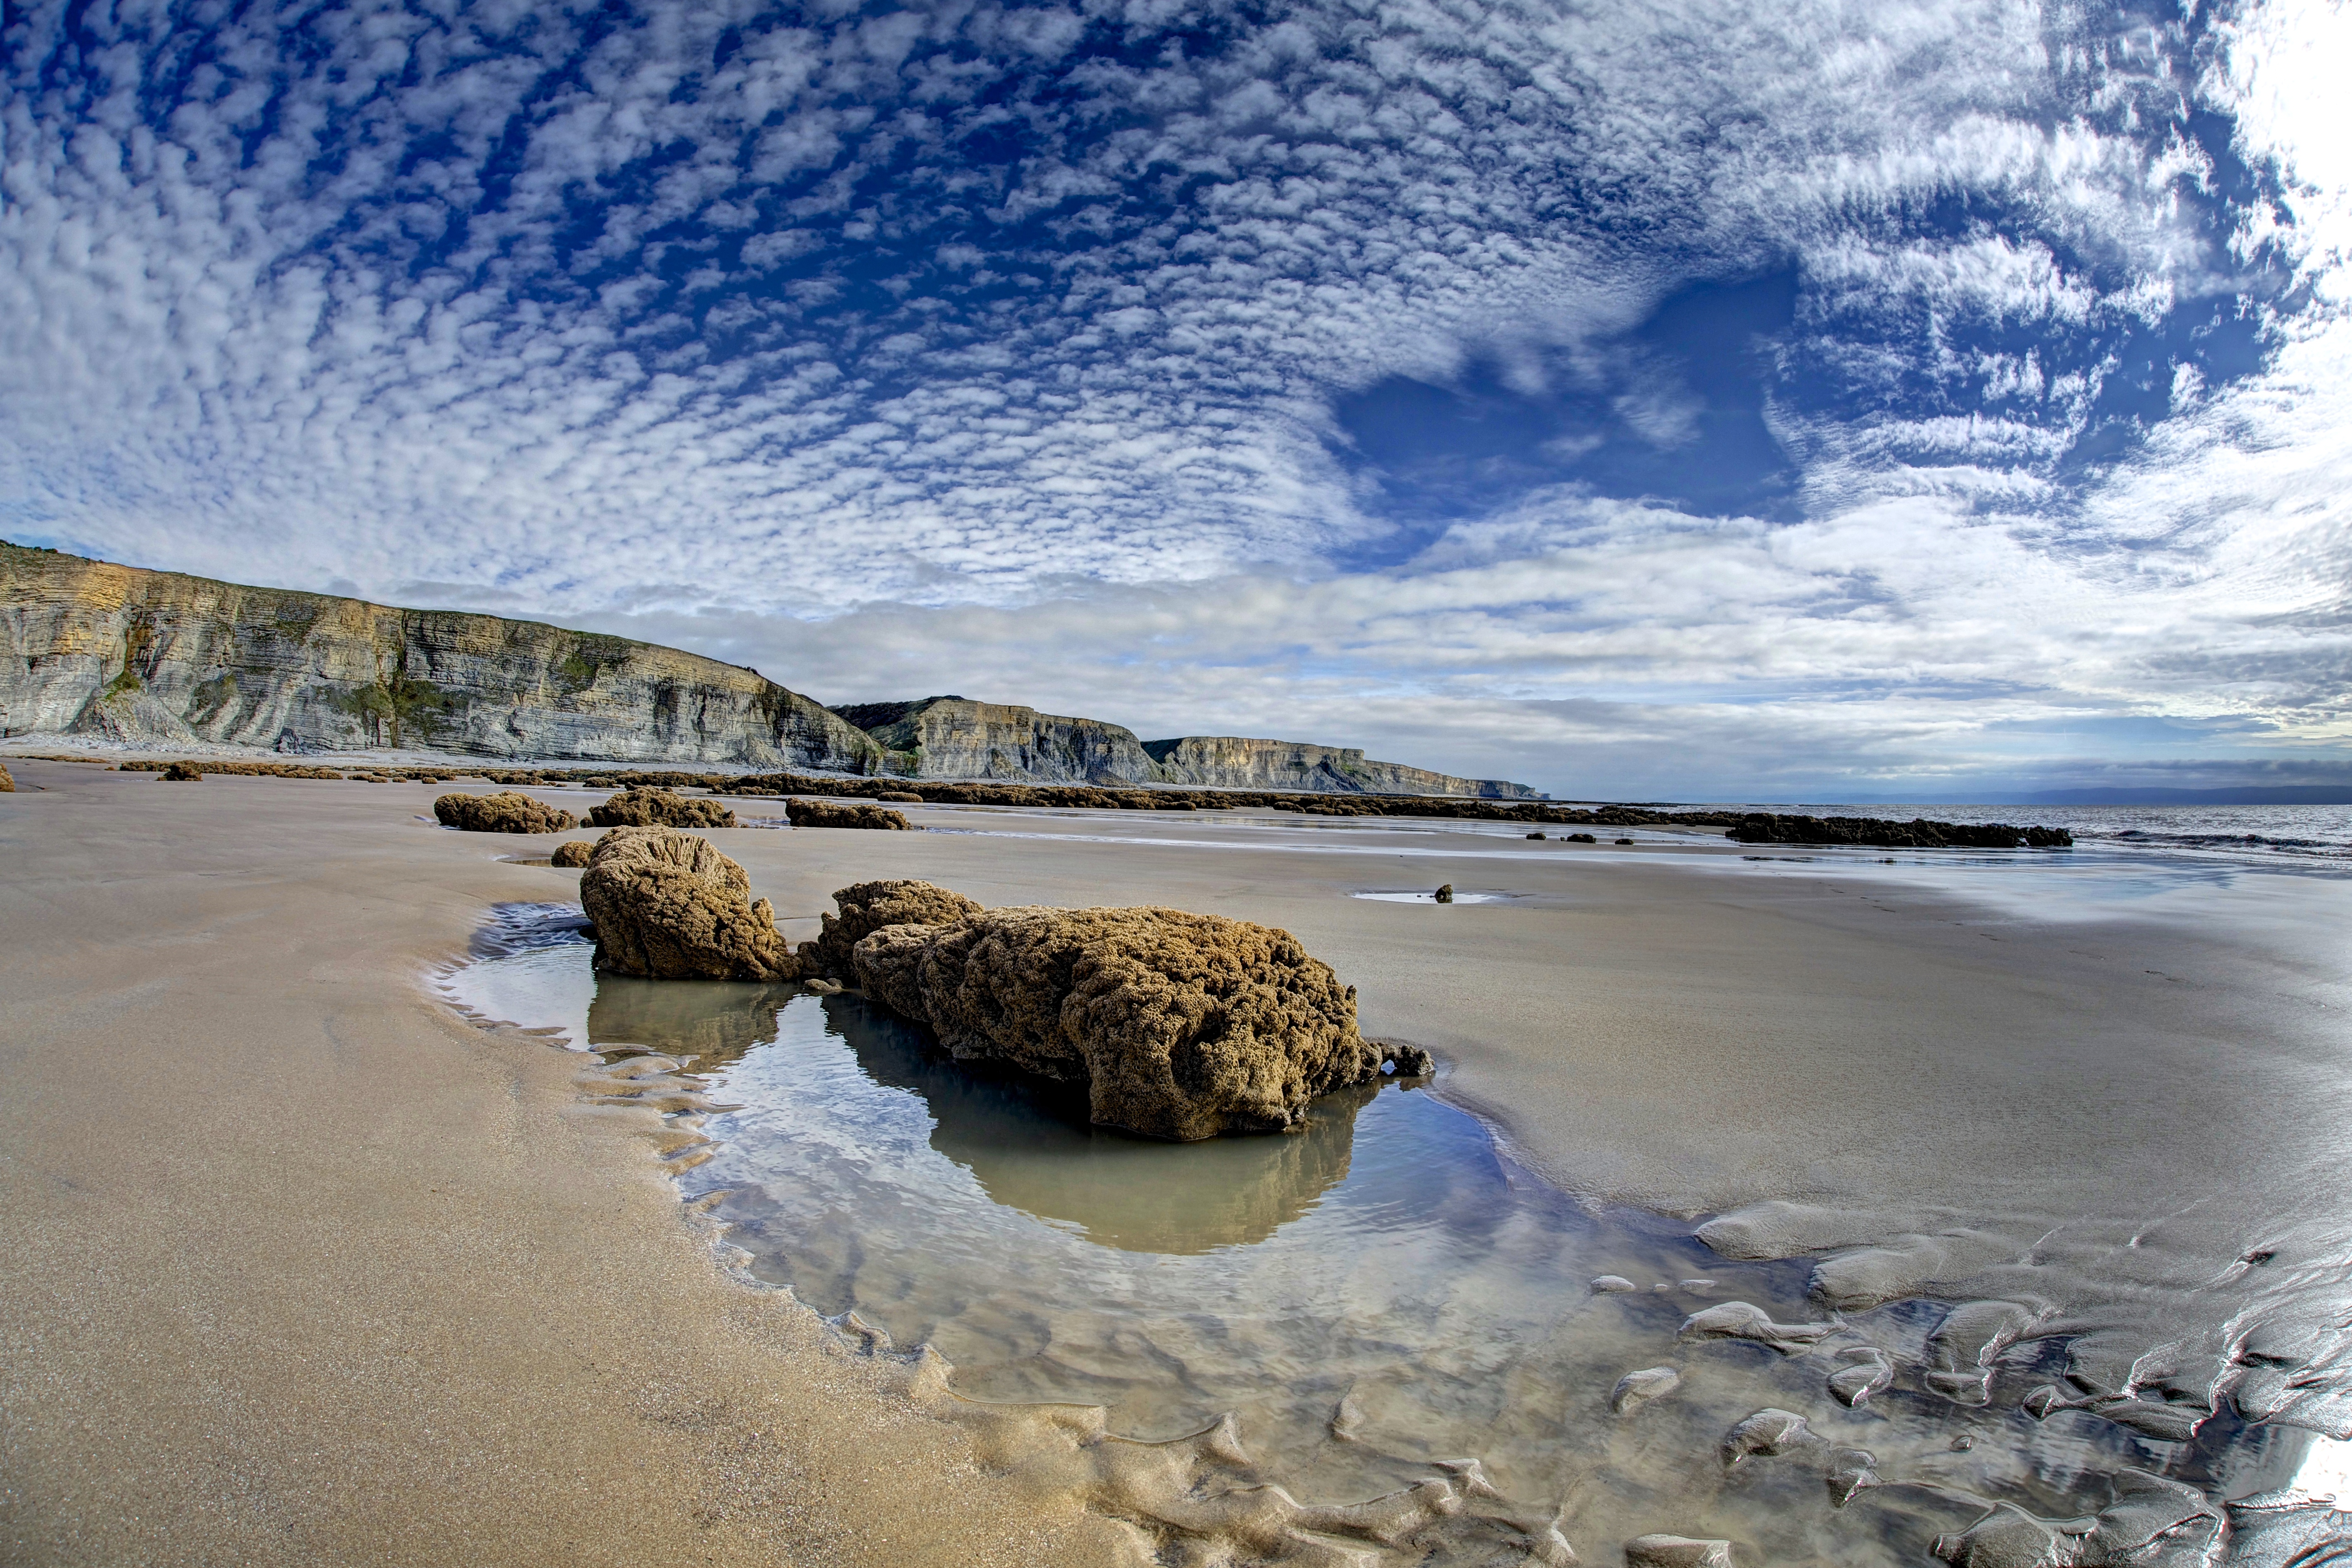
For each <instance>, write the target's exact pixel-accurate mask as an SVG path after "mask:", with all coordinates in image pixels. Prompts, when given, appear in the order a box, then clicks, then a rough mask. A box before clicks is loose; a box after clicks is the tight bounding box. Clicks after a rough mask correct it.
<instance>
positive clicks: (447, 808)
mask: <svg viewBox="0 0 2352 1568" xmlns="http://www.w3.org/2000/svg"><path fill="white" fill-rule="evenodd" d="M163 776H164V777H165V778H170V777H171V776H172V775H171V774H170V773H165V774H164V775H163ZM433 815H434V816H435V818H436V819H437V820H438V821H439V822H440V824H441V826H444V827H455V828H457V829H458V830H459V831H461V832H465V833H565V832H569V831H570V830H571V829H572V828H574V827H577V826H580V819H579V818H578V817H576V816H572V814H571V813H570V812H568V811H559V810H557V809H556V808H555V807H554V806H551V805H546V804H545V803H543V802H541V801H536V800H533V799H531V797H530V796H529V795H525V794H523V793H522V792H521V791H520V790H511V789H509V790H500V791H499V793H498V794H496V795H443V796H442V797H441V798H440V799H439V800H436V801H435V802H434V803H433Z"/></svg>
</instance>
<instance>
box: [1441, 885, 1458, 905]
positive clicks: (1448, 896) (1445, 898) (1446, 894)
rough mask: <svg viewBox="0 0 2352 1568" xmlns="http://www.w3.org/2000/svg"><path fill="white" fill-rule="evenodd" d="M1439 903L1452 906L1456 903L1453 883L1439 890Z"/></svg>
mask: <svg viewBox="0 0 2352 1568" xmlns="http://www.w3.org/2000/svg"><path fill="white" fill-rule="evenodd" d="M1437 901H1438V902H1439V903H1441V904H1450V903H1452V902H1453V901H1454V884H1453V883H1451V882H1448V883H1446V884H1445V885H1444V887H1441V888H1439V889H1437Z"/></svg>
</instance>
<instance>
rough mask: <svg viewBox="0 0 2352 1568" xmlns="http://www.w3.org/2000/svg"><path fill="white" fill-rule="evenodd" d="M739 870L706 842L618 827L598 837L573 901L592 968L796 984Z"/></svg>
mask: <svg viewBox="0 0 2352 1568" xmlns="http://www.w3.org/2000/svg"><path fill="white" fill-rule="evenodd" d="M580 901H581V903H582V905H583V906H584V907H585V908H586V910H587V911H588V918H589V920H590V921H593V923H594V925H595V927H596V967H597V968H598V969H600V970H603V971H604V972H606V973H613V974H635V975H642V976H644V977H646V978H647V979H652V980H764V981H780V980H797V979H799V978H800V976H801V973H802V970H801V964H800V961H799V960H798V959H797V958H795V957H793V952H792V948H791V946H790V944H788V943H787V942H785V941H784V938H783V934H782V932H780V931H777V930H776V920H775V911H774V910H773V909H772V907H770V905H769V903H768V900H765V899H758V900H754V899H753V898H752V897H751V879H749V878H748V877H746V876H745V875H744V874H743V868H742V867H740V866H738V865H737V864H736V863H735V862H734V861H732V860H730V859H729V858H727V857H726V856H724V855H721V854H720V853H719V851H718V850H717V849H716V848H714V847H712V845H711V843H710V841H709V839H707V838H698V837H695V836H694V835H692V834H690V833H680V832H678V831H677V829H675V828H669V827H615V828H614V829H613V830H612V831H611V832H610V833H607V834H605V835H604V837H602V838H600V839H598V840H597V841H596V847H595V850H594V852H593V854H592V855H591V856H590V858H589V861H588V869H587V871H586V872H585V873H583V875H582V877H581V879H580Z"/></svg>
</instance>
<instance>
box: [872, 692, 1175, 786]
mask: <svg viewBox="0 0 2352 1568" xmlns="http://www.w3.org/2000/svg"><path fill="white" fill-rule="evenodd" d="M833 711H834V712H835V715H837V716H838V717H840V718H842V719H845V720H846V721H849V722H851V723H854V724H856V725H858V726H860V727H861V728H863V729H864V730H865V731H866V732H867V733H868V734H870V735H871V736H873V738H874V739H875V740H876V741H877V742H879V743H880V744H881V746H882V747H883V749H884V750H885V751H886V752H888V753H889V762H888V767H889V770H890V771H891V772H892V773H900V774H903V775H904V776H906V777H908V778H925V779H1019V780H1023V781H1025V782H1033V783H1039V784H1150V783H1154V782H1157V778H1158V774H1157V773H1156V772H1155V771H1154V767H1153V763H1152V761H1151V758H1150V756H1149V755H1147V754H1146V753H1145V752H1144V750H1143V742H1140V741H1139V740H1137V739H1136V738H1135V732H1134V731H1131V730H1123V729H1121V728H1119V726H1118V725H1117V724H1106V723H1104V722H1102V721H1100V720H1097V719H1066V718H1064V717H1062V716H1061V715H1059V714H1055V713H1040V712H1038V711H1037V710H1035V709H1034V708H1021V707H1016V706H1013V705H1012V704H1009V703H1002V702H974V701H971V700H970V699H968V698H962V697H928V698H925V699H923V700H921V701H919V702H862V703H854V704H850V705H847V706H845V707H841V708H836V709H835V710H833Z"/></svg>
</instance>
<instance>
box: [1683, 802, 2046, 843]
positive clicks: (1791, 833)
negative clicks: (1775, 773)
mask: <svg viewBox="0 0 2352 1568" xmlns="http://www.w3.org/2000/svg"><path fill="white" fill-rule="evenodd" d="M1724 837H1726V838H1730V839H1734V840H1736V841H1738V842H1739V843H1741V844H1859V845H1869V846H1871V847H1874V848H1881V849H2067V848H2072V847H2074V834H2072V833H2070V832H2068V831H2067V830H2066V829H2065V828H2063V827H2019V826H2013V825H2012V824H2010V823H2006V822H1931V821H1929V820H1928V819H1927V818H1926V817H1924V816H1918V817H1914V818H1912V819H1911V820H1910V821H1908V822H1895V821H1893V820H1891V819H1889V818H1886V817H1883V816H1826V817H1824V816H1776V815H1775V814H1773V813H1771V812H1769V811H1751V812H1749V813H1748V814H1747V815H1746V816H1742V817H1741V818H1740V819H1739V820H1738V823H1737V824H1735V825H1734V826H1732V828H1731V829H1730V831H1729V832H1727V833H1726V834H1725V835H1724Z"/></svg>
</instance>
